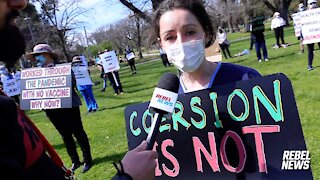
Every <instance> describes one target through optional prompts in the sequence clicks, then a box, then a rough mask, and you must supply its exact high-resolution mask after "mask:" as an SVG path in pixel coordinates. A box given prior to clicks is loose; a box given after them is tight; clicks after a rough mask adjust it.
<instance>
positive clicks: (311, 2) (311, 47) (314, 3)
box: [301, 0, 318, 71]
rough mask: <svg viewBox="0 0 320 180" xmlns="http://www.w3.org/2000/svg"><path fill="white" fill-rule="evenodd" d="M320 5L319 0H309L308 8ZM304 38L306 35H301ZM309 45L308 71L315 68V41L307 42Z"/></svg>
mask: <svg viewBox="0 0 320 180" xmlns="http://www.w3.org/2000/svg"><path fill="white" fill-rule="evenodd" d="M317 7H318V6H317V0H308V10H311V9H316V8H317ZM301 37H302V38H303V37H304V35H303V34H302V36H301ZM307 46H308V71H311V70H313V66H312V63H313V58H314V54H313V53H314V52H313V51H314V43H311V44H307Z"/></svg>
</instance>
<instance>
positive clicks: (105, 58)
mask: <svg viewBox="0 0 320 180" xmlns="http://www.w3.org/2000/svg"><path fill="white" fill-rule="evenodd" d="M99 57H100V59H101V62H102V65H103V69H104V72H105V73H108V72H113V71H116V70H119V69H120V66H119V61H118V58H117V56H116V53H115V51H109V52H105V53H103V54H100V55H99Z"/></svg>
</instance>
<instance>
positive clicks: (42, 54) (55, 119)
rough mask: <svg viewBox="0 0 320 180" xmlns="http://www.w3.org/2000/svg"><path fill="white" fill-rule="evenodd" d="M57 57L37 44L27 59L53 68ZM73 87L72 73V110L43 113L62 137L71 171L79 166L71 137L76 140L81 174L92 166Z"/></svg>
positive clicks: (52, 110) (46, 47)
mask: <svg viewBox="0 0 320 180" xmlns="http://www.w3.org/2000/svg"><path fill="white" fill-rule="evenodd" d="M57 57H58V56H57V54H55V53H54V52H53V50H52V48H51V47H50V46H49V45H48V44H38V45H36V46H35V47H34V48H33V52H31V53H29V54H28V58H29V59H30V60H33V61H36V64H37V66H38V67H53V66H55V65H56V64H59V63H60V62H59V61H58V58H57ZM75 85H76V81H75V78H74V75H73V73H72V88H71V89H72V108H60V109H46V110H45V112H46V115H47V117H48V118H49V119H50V121H51V122H52V124H53V125H54V126H55V127H56V129H57V130H58V132H59V133H60V135H61V136H62V139H63V142H64V144H65V146H66V149H67V152H68V154H69V156H70V158H71V161H72V166H71V169H72V171H75V170H76V169H77V168H79V167H80V165H81V163H80V159H79V155H78V153H77V148H76V143H75V141H74V139H73V136H74V137H75V138H76V139H77V141H78V143H79V145H80V147H81V150H82V152H83V161H84V167H83V170H82V172H86V171H88V170H89V169H90V168H91V166H92V157H91V150H90V144H89V140H88V136H87V134H86V132H85V131H84V129H83V125H82V121H81V114H80V108H79V106H80V105H81V100H80V98H79V96H78V95H77V93H76V92H75Z"/></svg>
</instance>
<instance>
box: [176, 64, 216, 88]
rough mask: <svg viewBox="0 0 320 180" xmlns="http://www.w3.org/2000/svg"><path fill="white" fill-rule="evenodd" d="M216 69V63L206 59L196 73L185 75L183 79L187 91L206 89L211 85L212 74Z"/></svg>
mask: <svg viewBox="0 0 320 180" xmlns="http://www.w3.org/2000/svg"><path fill="white" fill-rule="evenodd" d="M216 68H217V64H216V63H213V62H210V61H207V60H206V59H205V60H204V61H203V63H202V64H201V66H200V67H199V68H198V69H197V70H195V71H194V72H190V73H183V74H182V76H181V78H182V81H183V83H184V85H185V87H186V89H187V90H188V91H189V92H190V91H196V90H201V89H204V88H206V85H207V84H209V83H210V80H211V77H212V74H213V72H214V71H215V70H216Z"/></svg>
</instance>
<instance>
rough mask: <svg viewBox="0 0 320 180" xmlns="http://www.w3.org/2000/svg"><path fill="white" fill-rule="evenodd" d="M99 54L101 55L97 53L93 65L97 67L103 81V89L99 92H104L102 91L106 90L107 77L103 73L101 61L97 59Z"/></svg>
mask: <svg viewBox="0 0 320 180" xmlns="http://www.w3.org/2000/svg"><path fill="white" fill-rule="evenodd" d="M99 54H102V53H101V52H99V53H98V55H97V58H96V62H95V63H96V65H97V67H98V69H99V71H100V78H102V79H103V87H102V89H101V90H100V91H101V92H104V91H106V88H107V87H108V84H107V80H108V77H107V76H106V75H105V73H104V69H103V65H102V61H101V59H100V58H99Z"/></svg>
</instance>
